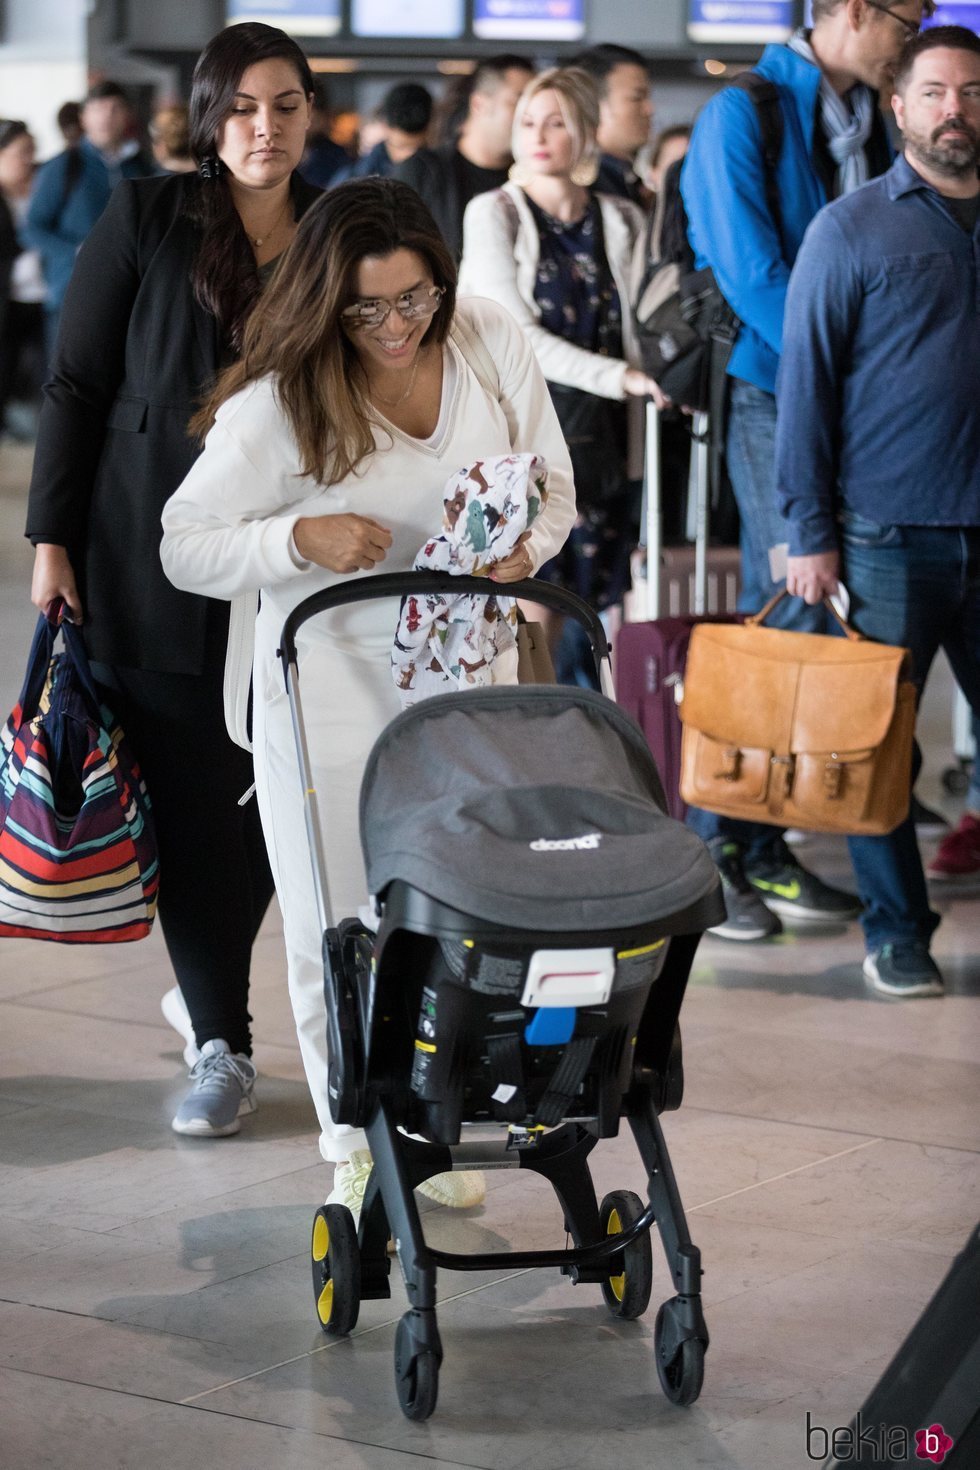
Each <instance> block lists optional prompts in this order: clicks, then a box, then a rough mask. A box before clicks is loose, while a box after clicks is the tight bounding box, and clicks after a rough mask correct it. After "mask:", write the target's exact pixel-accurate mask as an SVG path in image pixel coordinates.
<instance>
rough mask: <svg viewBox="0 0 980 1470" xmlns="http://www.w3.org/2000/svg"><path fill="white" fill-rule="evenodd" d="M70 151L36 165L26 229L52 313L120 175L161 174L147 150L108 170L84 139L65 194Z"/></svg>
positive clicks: (127, 176) (67, 150) (139, 177)
mask: <svg viewBox="0 0 980 1470" xmlns="http://www.w3.org/2000/svg"><path fill="white" fill-rule="evenodd" d="M69 153H70V150H69V149H66V150H65V152H64V153H59V154H58V155H57V156H56V157H55V158H52V159H51V160H50V162H48V163H46V164H44V165H43V166H42V167H41V168H39V169H38V171H37V176H36V178H35V181H34V193H33V195H32V197H31V204H30V208H29V210H28V212H27V223H26V225H25V226H24V230H23V235H24V238H25V240H26V242H27V244H28V245H30V246H31V247H32V248H33V249H34V250H38V251H40V255H41V265H42V268H43V270H44V279H45V281H46V282H47V286H48V297H47V302H46V303H45V304H46V306H47V308H48V310H49V311H54V310H57V309H58V308H59V307H60V306H61V303H62V301H63V300H64V296H65V291H66V289H67V287H68V281H69V278H70V276H71V273H72V270H73V268H74V265H75V256H76V255H77V254H78V247H79V246H80V245H81V243H82V241H83V240H84V239H85V237H86V236H87V235H88V233H89V231H90V230H91V228H92V226H93V225H94V224H95V221H96V220H97V219H98V218H99V215H100V214H101V213H102V211H103V210H104V209H105V207H106V205H107V204H108V203H109V195H110V194H111V193H112V190H113V188H114V187H115V185H116V184H117V183H118V182H119V180H120V178H124V179H142V178H148V177H149V176H150V175H151V174H155V173H157V172H159V170H158V169H157V167H156V165H155V164H154V163H153V161H152V159H149V158H147V157H146V155H145V154H143V153H133V154H131V155H130V156H129V157H128V158H124V159H122V160H121V161H120V162H119V163H118V164H116V165H115V166H114V167H113V168H112V169H111V170H110V169H109V167H108V166H107V164H106V162H105V159H104V158H103V157H102V154H101V153H100V152H99V150H98V149H97V148H95V147H93V146H92V144H91V143H90V142H89V141H88V139H87V138H83V139H82V141H81V143H80V144H79V145H78V169H77V176H76V177H75V180H74V182H73V183H72V185H71V188H70V190H69V191H68V195H67V198H66V197H65V192H66V184H67V183H68V179H67V170H68V159H69Z"/></svg>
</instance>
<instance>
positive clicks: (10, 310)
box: [0, 301, 47, 427]
mask: <svg viewBox="0 0 980 1470" xmlns="http://www.w3.org/2000/svg"><path fill="white" fill-rule="evenodd" d="M46 361H47V356H46V351H45V344H44V308H43V306H41V304H40V302H33V301H8V303H7V308H6V311H5V312H4V317H3V333H2V335H0V427H2V425H3V417H4V413H5V412H6V408H7V404H8V403H9V402H10V400H11V398H14V397H16V396H17V394H18V392H27V393H28V394H29V395H30V397H31V399H32V400H34V401H38V400H40V397H41V385H42V383H43V382H44V370H45V364H46Z"/></svg>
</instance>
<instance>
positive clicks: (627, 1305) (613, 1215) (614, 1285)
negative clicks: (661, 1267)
mask: <svg viewBox="0 0 980 1470" xmlns="http://www.w3.org/2000/svg"><path fill="white" fill-rule="evenodd" d="M642 1214H643V1201H642V1200H641V1199H640V1196H639V1195H638V1194H634V1193H633V1191H632V1190H631V1189H614V1190H613V1191H612V1193H611V1194H607V1195H606V1196H605V1198H604V1199H603V1201H602V1204H601V1205H600V1207H599V1222H600V1225H601V1226H602V1230H603V1232H604V1233H605V1234H606V1235H620V1234H621V1233H622V1232H623V1231H624V1230H626V1229H628V1228H629V1226H630V1225H632V1224H633V1222H634V1221H635V1220H638V1219H639V1218H640V1216H641V1215H642ZM652 1290H653V1247H652V1246H651V1244H650V1232H649V1230H645V1231H644V1232H643V1234H642V1235H641V1236H639V1237H638V1238H637V1239H636V1240H633V1241H631V1242H630V1244H629V1245H627V1246H625V1247H624V1249H623V1269H622V1272H621V1273H620V1274H619V1275H618V1276H608V1277H607V1278H606V1280H605V1281H603V1283H602V1295H603V1297H604V1298H605V1302H606V1306H607V1307H608V1308H609V1310H610V1312H612V1314H613V1316H614V1317H622V1318H623V1319H624V1320H625V1321H627V1322H632V1321H633V1320H634V1319H635V1318H636V1317H642V1316H643V1313H644V1312H645V1311H646V1309H647V1307H648V1306H649V1305H650V1293H651V1292H652Z"/></svg>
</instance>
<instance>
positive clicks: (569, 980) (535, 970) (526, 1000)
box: [521, 949, 616, 1006]
mask: <svg viewBox="0 0 980 1470" xmlns="http://www.w3.org/2000/svg"><path fill="white" fill-rule="evenodd" d="M615 977H616V954H615V951H614V950H611V949H536V950H535V951H534V954H533V955H532V956H531V962H530V964H529V965H528V969H527V979H526V980H525V982H524V993H523V995H522V996H521V1005H522V1006H594V1005H595V1006H598V1005H605V1003H606V1001H607V1000H608V999H609V997H610V996H611V995H612V988H613V981H614V979H615Z"/></svg>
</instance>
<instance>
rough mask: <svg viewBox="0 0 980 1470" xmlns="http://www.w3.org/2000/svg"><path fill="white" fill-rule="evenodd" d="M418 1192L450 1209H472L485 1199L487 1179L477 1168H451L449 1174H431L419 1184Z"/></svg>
mask: <svg viewBox="0 0 980 1470" xmlns="http://www.w3.org/2000/svg"><path fill="white" fill-rule="evenodd" d="M419 1194H424V1195H425V1197H426V1199H434V1200H435V1202H436V1204H437V1205H445V1206H446V1208H447V1209H450V1210H472V1209H473V1208H474V1207H475V1206H476V1205H482V1204H483V1201H484V1200H485V1199H486V1197H487V1181H486V1180H485V1179H484V1177H483V1175H482V1174H481V1173H480V1171H479V1170H478V1169H453V1170H452V1172H451V1173H449V1174H433V1176H432V1178H431V1179H427V1180H426V1181H425V1183H424V1184H420V1185H419Z"/></svg>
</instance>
